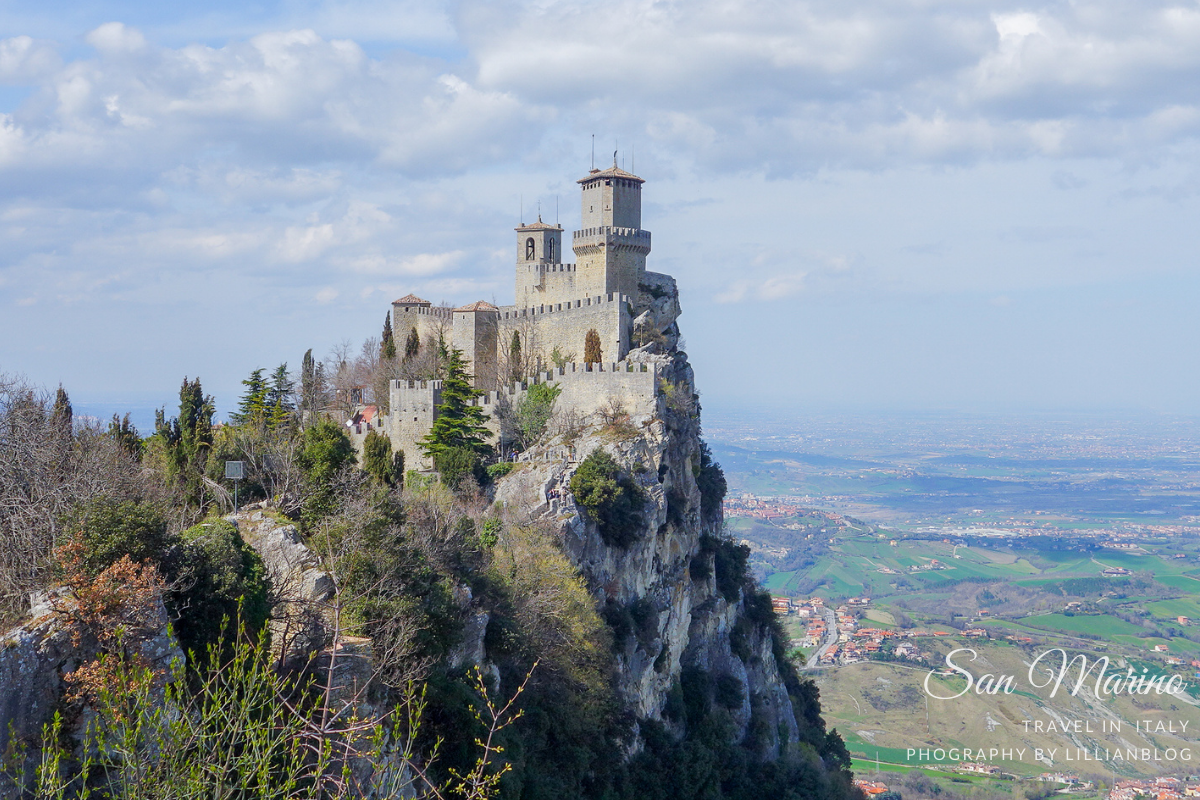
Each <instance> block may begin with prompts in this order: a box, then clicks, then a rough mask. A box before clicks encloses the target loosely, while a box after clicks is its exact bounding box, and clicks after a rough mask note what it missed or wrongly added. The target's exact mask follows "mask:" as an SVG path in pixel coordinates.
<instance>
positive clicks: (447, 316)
mask: <svg viewBox="0 0 1200 800" xmlns="http://www.w3.org/2000/svg"><path fill="white" fill-rule="evenodd" d="M396 312H399V314H400V315H404V314H414V315H416V316H422V317H434V318H436V319H442V320H446V321H447V322H451V321H453V320H454V309H453V308H451V307H449V306H400V307H398V308H397V309H396ZM400 318H402V317H400Z"/></svg>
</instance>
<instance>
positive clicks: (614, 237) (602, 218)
mask: <svg viewBox="0 0 1200 800" xmlns="http://www.w3.org/2000/svg"><path fill="white" fill-rule="evenodd" d="M577 183H579V185H580V186H581V187H582V189H583V197H582V203H583V206H582V212H583V213H582V223H581V225H580V230H578V231H576V232H575V236H574V242H573V243H572V244H573V247H572V249H573V250H574V251H575V260H576V265H575V270H576V279H575V280H576V287H577V288H578V289H579V291H580V294H584V295H599V294H607V293H609V292H618V293H620V294H625V295H629V296H630V297H636V296H637V294H638V284H639V283H640V282H641V280H642V276H643V275H644V274H645V272H646V256H647V255H648V254H649V253H650V232H649V231H644V230H642V184H643V183H645V181H644V180H642V179H641V178H639V177H638V176H637V175H634V174H632V173H630V172H626V171H625V170H623V169H620V168H619V167H618V166H617V165H616V160H615V159H614V161H613V165H612V166H611V167H609V168H608V169H606V170H598V169H593V170H592V171H591V172H590V173H588V175H587V177H584V178H580V179H579V180H578V181H577Z"/></svg>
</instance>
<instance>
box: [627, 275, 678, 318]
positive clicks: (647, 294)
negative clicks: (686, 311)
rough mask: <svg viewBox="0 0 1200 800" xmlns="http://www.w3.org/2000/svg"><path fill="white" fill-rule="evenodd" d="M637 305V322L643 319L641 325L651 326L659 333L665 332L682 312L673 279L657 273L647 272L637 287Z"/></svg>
mask: <svg viewBox="0 0 1200 800" xmlns="http://www.w3.org/2000/svg"><path fill="white" fill-rule="evenodd" d="M638 289H639V290H640V292H639V297H638V304H637V306H636V307H635V311H636V312H637V317H636V319H635V321H634V327H635V328H636V327H637V324H638V323H637V320H640V319H643V318H645V322H644V323H643V324H648V325H651V326H653V327H654V328H655V329H657V330H659V331H666V330H667V328H669V327H671V325H673V324H674V323H675V320H677V319H679V315H680V314H681V313H683V312H682V310H681V309H680V307H679V288H678V286H676V284H675V279H674V278H672V277H671V276H670V275H663V274H662V273H659V272H647V273H646V274H645V275H644V276H643V278H642V283H641V284H640V285H639V286H638Z"/></svg>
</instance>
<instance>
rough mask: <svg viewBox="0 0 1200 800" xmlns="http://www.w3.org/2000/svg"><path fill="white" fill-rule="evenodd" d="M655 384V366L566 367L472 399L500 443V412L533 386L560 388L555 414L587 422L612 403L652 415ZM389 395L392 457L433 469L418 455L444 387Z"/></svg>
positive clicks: (415, 385)
mask: <svg viewBox="0 0 1200 800" xmlns="http://www.w3.org/2000/svg"><path fill="white" fill-rule="evenodd" d="M589 367H590V369H589ZM658 380H659V368H658V367H657V366H656V365H655V364H645V363H631V362H627V361H622V362H616V363H606V364H590V365H589V364H564V365H563V366H562V367H556V368H554V369H552V370H550V371H548V372H541V373H538V374H537V375H534V376H532V377H531V378H530V379H529V380H528V381H524V382H522V383H515V384H512V385H511V386H506V387H505V388H503V389H501V390H499V391H493V392H487V393H486V394H484V395H483V396H481V397H478V398H476V399H475V405H477V406H479V407H480V408H481V409H482V410H483V413H484V414H486V415H487V417H488V421H487V426H488V429H489V430H490V431H491V432H492V435H493V436H495V437H497V440H498V439H499V436H500V416H501V413H502V411H503V409H504V408H505V407H507V408H512V407H514V406H516V404H517V403H518V402H520V401H521V398H523V397H524V396H525V393H526V392H527V391H528V390H529V387H530V386H531V385H534V384H538V383H550V384H555V385H558V386H560V387H561V392H560V394H559V396H558V400H557V401H555V406H554V408H555V412H556V413H560V414H561V413H576V414H578V415H579V416H580V417H581V418H584V419H586V418H588V417H590V416H592V415H593V414H594V413H595V412H596V410H597V409H599V408H601V407H602V406H604V405H605V404H607V403H608V402H609V400H610V399H615V400H617V401H619V402H620V403H622V404H623V405H624V406H625V408H626V410H628V411H629V412H630V414H631V415H632V416H637V415H647V414H650V413H653V409H654V407H655V405H656V402H657V400H656V397H657V392H658ZM389 391H390V399H391V404H392V413H391V414H390V415H388V416H386V417H382V418H381V419H380V429H381V430H383V431H384V432H385V433H387V435H388V438H389V439H390V440H391V442H392V450H393V452H394V451H396V450H403V451H404V463H405V464H406V466H407V467H408V468H411V469H432V467H433V464H432V463H431V461H430V460H429V459H428V458H426V457H425V456H423V455H422V453H421V445H420V442H421V440H422V439H423V438H425V435H426V434H427V433H429V429H430V428H431V427H432V426H433V420H434V418H435V416H436V410H437V407H438V405H439V404H440V403H441V401H442V382H441V381H392V382H391V387H390V389H389ZM364 437H365V431H364V432H363V433H362V435H359V436H355V435H354V433H353V431H352V432H351V438H352V439H354V440H355V444H356V446H358V447H359V449H361V441H362V439H363V438H364Z"/></svg>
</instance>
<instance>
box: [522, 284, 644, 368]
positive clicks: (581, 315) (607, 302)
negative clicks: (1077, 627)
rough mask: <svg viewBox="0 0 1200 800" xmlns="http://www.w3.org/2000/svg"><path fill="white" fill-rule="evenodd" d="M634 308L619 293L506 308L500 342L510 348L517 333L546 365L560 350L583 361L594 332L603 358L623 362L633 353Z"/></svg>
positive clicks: (563, 353)
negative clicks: (552, 355)
mask: <svg viewBox="0 0 1200 800" xmlns="http://www.w3.org/2000/svg"><path fill="white" fill-rule="evenodd" d="M631 309H632V304H631V302H630V298H629V297H627V296H626V295H623V294H617V293H615V292H614V293H609V294H603V295H593V296H591V297H582V298H577V299H575V300H567V301H565V302H559V303H541V304H538V305H536V306H533V307H531V308H516V307H514V306H504V307H502V308H501V309H500V319H499V325H500V333H499V341H500V342H501V343H502V345H504V346H507V345H508V343H509V342H511V341H512V335H513V332H514V331H516V332H517V333H518V335H519V336H520V337H521V340H522V341H521V346H522V347H523V348H525V352H528V353H538V354H540V355H541V356H542V361H543V363H546V362H549V361H550V354H551V352H553V350H554V349H555V348H556V347H557V348H558V352H559V354H560V355H562V356H563V357H564V358H570V359H579V360H582V358H583V355H584V350H583V347H584V340H585V339H586V338H587V333H588V331H589V330H593V329H594V330H595V331H596V333H597V334H599V335H600V349H601V357H602V358H604V359H607V360H620V359H623V358H625V354H626V353H628V352H629V336H630V332H631V330H632V327H633V320H632V317H631V316H630V314H631Z"/></svg>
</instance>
